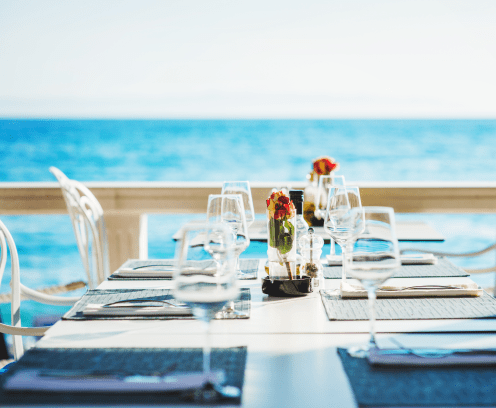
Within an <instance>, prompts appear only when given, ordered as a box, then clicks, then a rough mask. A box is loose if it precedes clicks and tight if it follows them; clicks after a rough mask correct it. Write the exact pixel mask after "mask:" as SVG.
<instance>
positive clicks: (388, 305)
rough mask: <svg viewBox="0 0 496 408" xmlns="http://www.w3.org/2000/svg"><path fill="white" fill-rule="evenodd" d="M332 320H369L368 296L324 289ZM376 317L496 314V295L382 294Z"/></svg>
mask: <svg viewBox="0 0 496 408" xmlns="http://www.w3.org/2000/svg"><path fill="white" fill-rule="evenodd" d="M320 296H321V298H322V303H323V304H324V308H325V310H326V313H327V317H328V318H329V320H368V318H369V312H368V300H367V299H341V297H340V296H339V295H338V294H336V291H326V290H321V291H320ZM375 312H376V318H377V320H425V319H475V318H496V299H494V298H493V297H492V296H491V295H489V294H487V293H486V292H484V293H483V295H482V296H470V297H424V298H379V299H376V302H375Z"/></svg>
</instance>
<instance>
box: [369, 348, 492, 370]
mask: <svg viewBox="0 0 496 408" xmlns="http://www.w3.org/2000/svg"><path fill="white" fill-rule="evenodd" d="M425 351H427V353H425ZM437 351H438V352H439V354H438V355H437V356H436V352H437ZM396 352H398V353H399V354H395V353H396ZM445 352H446V353H447V354H446V355H444V353H445ZM429 353H431V354H429ZM448 353H450V350H447V349H446V350H441V349H440V350H436V349H432V350H425V349H412V350H408V349H407V350H401V349H378V348H373V349H371V350H370V352H369V356H368V360H369V363H370V364H373V365H383V366H415V367H421V366H425V367H431V366H432V367H434V366H474V365H496V351H495V350H494V349H492V350H487V354H484V353H485V351H484V350H459V353H456V352H455V353H453V354H448ZM429 355H431V356H432V357H429Z"/></svg>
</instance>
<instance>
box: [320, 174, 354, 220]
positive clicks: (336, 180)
mask: <svg viewBox="0 0 496 408" xmlns="http://www.w3.org/2000/svg"><path fill="white" fill-rule="evenodd" d="M345 185H346V184H345V180H344V176H337V175H333V174H329V175H326V176H320V178H319V186H318V189H317V196H316V197H315V216H316V217H317V218H319V219H322V218H324V216H325V212H326V208H327V198H328V197H329V189H330V188H331V187H344V186H345Z"/></svg>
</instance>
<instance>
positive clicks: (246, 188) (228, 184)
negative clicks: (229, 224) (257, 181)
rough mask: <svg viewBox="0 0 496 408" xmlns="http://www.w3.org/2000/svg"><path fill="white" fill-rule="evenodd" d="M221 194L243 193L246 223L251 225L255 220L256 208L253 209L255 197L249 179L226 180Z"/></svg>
mask: <svg viewBox="0 0 496 408" xmlns="http://www.w3.org/2000/svg"><path fill="white" fill-rule="evenodd" d="M221 194H241V197H242V198H243V206H244V209H245V218H246V225H247V226H248V227H250V225H251V224H253V221H255V210H254V209H253V198H252V196H251V189H250V182H249V181H224V183H223V184H222V193H221Z"/></svg>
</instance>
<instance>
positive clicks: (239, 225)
mask: <svg viewBox="0 0 496 408" xmlns="http://www.w3.org/2000/svg"><path fill="white" fill-rule="evenodd" d="M207 221H208V222H211V223H212V222H213V223H215V222H217V223H221V224H225V225H227V226H228V227H229V228H230V230H231V233H232V236H233V247H234V263H235V270H236V271H237V274H238V278H241V279H243V278H244V274H243V271H241V270H240V269H239V255H240V254H241V253H242V252H243V251H244V250H245V249H246V248H247V247H248V245H249V244H250V238H249V237H248V226H247V224H246V218H245V211H244V206H243V200H242V197H241V195H240V194H210V195H209V196H208V207H207ZM216 256H217V255H214V257H216Z"/></svg>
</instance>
